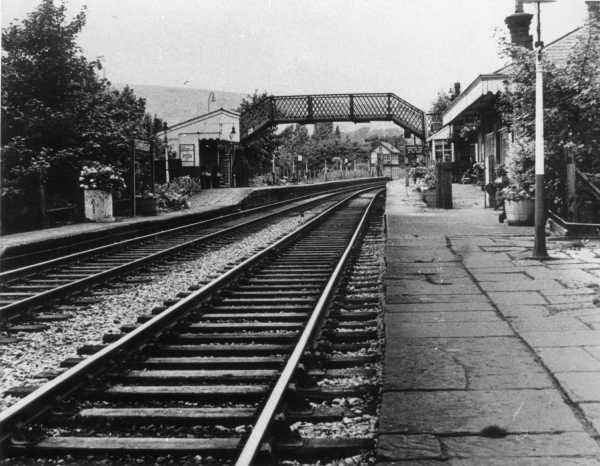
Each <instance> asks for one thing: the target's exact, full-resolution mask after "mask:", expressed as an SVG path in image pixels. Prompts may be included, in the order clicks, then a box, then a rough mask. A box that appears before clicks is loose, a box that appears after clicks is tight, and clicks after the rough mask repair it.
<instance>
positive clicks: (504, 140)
mask: <svg viewBox="0 0 600 466" xmlns="http://www.w3.org/2000/svg"><path fill="white" fill-rule="evenodd" d="M509 137H510V133H509V132H508V131H503V132H501V133H500V134H499V139H500V143H499V146H500V151H499V153H498V159H497V160H496V161H497V162H498V163H499V164H500V163H504V161H505V160H506V154H507V152H508V143H509V141H510V139H509Z"/></svg>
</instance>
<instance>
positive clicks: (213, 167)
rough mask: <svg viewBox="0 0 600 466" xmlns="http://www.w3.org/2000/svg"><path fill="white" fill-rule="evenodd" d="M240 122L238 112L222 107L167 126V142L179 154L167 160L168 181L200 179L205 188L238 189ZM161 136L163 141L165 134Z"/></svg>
mask: <svg viewBox="0 0 600 466" xmlns="http://www.w3.org/2000/svg"><path fill="white" fill-rule="evenodd" d="M239 120H240V114H239V113H237V112H234V111H231V110H225V109H223V108H220V109H218V110H214V111H212V112H210V113H207V114H205V115H200V116H197V117H195V118H192V119H190V120H187V121H184V122H181V123H177V124H175V125H171V126H170V127H168V128H167V131H166V136H167V143H168V145H169V147H170V149H171V150H172V151H173V152H175V154H176V155H175V158H172V159H169V161H168V174H169V178H170V179H173V178H176V177H179V176H186V175H187V176H190V177H192V178H197V179H199V180H201V184H202V188H203V189H215V188H232V187H235V186H236V182H235V164H236V160H235V159H236V157H238V156H239V154H240V151H239V144H240V122H239ZM159 137H160V139H163V140H164V137H165V131H161V132H160V133H159Z"/></svg>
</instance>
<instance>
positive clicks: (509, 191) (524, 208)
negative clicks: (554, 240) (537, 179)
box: [501, 185, 535, 226]
mask: <svg viewBox="0 0 600 466" xmlns="http://www.w3.org/2000/svg"><path fill="white" fill-rule="evenodd" d="M501 196H502V199H504V212H505V213H506V221H507V223H508V224H509V225H511V226H533V224H534V221H535V217H534V212H535V201H534V199H535V186H530V187H529V188H527V189H524V188H521V187H518V186H514V185H511V186H507V187H506V188H504V189H503V190H502V191H501Z"/></svg>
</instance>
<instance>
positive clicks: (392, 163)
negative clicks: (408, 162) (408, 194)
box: [371, 142, 404, 180]
mask: <svg viewBox="0 0 600 466" xmlns="http://www.w3.org/2000/svg"><path fill="white" fill-rule="evenodd" d="M401 159H402V160H401ZM403 159H404V157H403V156H402V153H401V152H400V151H399V150H398V149H396V148H395V147H394V146H392V145H391V144H390V143H388V142H382V143H381V144H380V145H379V146H377V147H376V148H375V150H374V151H373V152H371V167H375V169H377V168H376V167H382V173H381V175H382V176H389V177H390V178H392V179H393V180H396V179H398V178H400V163H401V162H402V165H404V160H403Z"/></svg>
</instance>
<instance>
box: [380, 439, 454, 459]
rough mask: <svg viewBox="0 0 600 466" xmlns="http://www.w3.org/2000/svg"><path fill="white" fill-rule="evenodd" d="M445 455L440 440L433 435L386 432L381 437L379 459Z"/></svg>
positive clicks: (421, 457) (440, 456) (424, 457)
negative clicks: (387, 433)
mask: <svg viewBox="0 0 600 466" xmlns="http://www.w3.org/2000/svg"><path fill="white" fill-rule="evenodd" d="M443 456H444V454H443V453H442V447H441V445H440V441H439V440H438V439H437V438H436V437H434V436H433V435H385V434H384V435H381V436H380V437H379V445H378V450H377V459H378V460H383V461H390V460H391V461H393V460H402V461H407V460H415V459H428V458H429V459H432V458H437V459H442V458H443ZM411 464H412V462H411Z"/></svg>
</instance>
